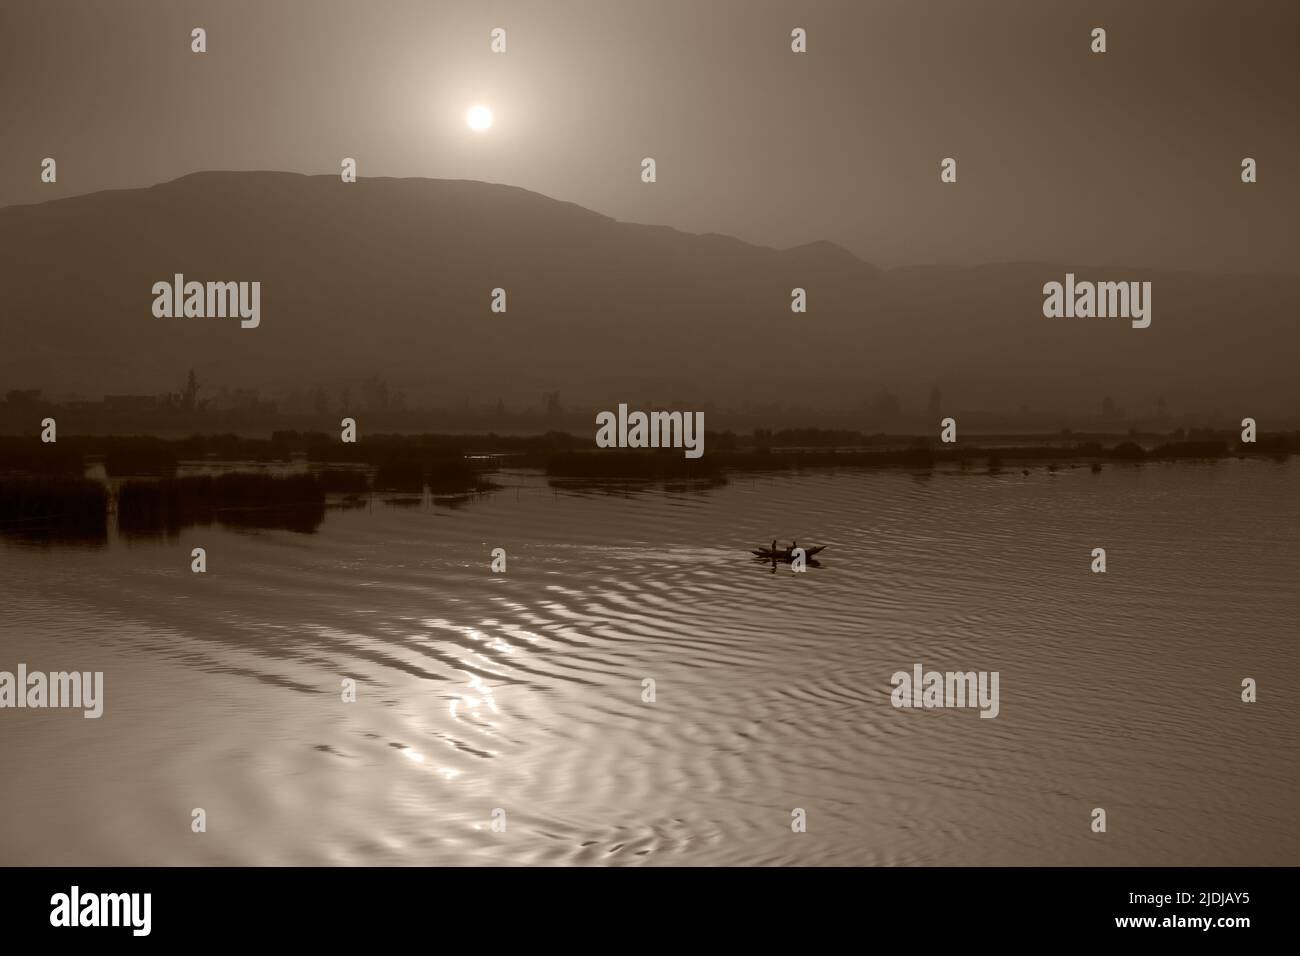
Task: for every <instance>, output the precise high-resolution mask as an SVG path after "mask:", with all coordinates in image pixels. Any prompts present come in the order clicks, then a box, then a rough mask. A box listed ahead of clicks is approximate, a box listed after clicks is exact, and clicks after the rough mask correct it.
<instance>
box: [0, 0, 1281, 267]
mask: <svg viewBox="0 0 1300 956" xmlns="http://www.w3.org/2000/svg"><path fill="white" fill-rule="evenodd" d="M195 26H203V27H205V28H206V29H207V31H208V52H207V53H206V54H201V55H199V54H194V53H191V52H190V30H191V29H192V28H193V27H195ZM496 26H502V27H505V28H506V29H507V31H508V44H509V52H507V53H506V54H504V55H497V54H493V53H491V52H490V50H489V32H490V30H491V29H492V28H493V27H496ZM795 26H801V27H804V28H805V29H806V30H807V31H808V53H806V54H803V55H796V54H793V53H791V52H790V45H789V44H790V30H791V29H792V28H793V27H795ZM1094 26H1103V27H1105V28H1106V29H1107V31H1108V43H1109V52H1107V53H1105V54H1103V55H1096V54H1093V53H1091V52H1090V51H1089V32H1090V30H1091V28H1092V27H1094ZM1298 39H1300V3H1296V2H1293V0H1272V2H1261V0H1232V2H1228V0H1219V2H1195V0H1159V2H1156V0H1143V2H1136V0H1120V2H1069V3H1066V2H1044V0H1006V2H987V3H985V2H981V3H974V2H968V0H942V2H940V0H935V2H926V0H893V2H868V0H850V2H844V3H840V2H829V0H805V2H800V3H796V2H759V0H745V2H731V0H726V2H723V0H708V2H704V0H697V2H669V0H639V2H632V0H587V2H577V0H544V2H543V0H525V2H511V3H506V2H486V0H463V2H442V0H372V2H347V3H344V2H332V0H311V2H308V0H211V2H183V0H116V2H111V3H110V2H89V0H84V2H65V0H59V2H53V0H39V2H34V0H4V2H3V4H2V5H0V205H8V204H11V203H17V202H33V201H40V200H43V199H49V198H55V197H59V196H69V195H74V194H77V193H82V192H88V191H94V190H99V189H106V188H120V187H133V186H145V185H151V184H153V183H156V182H159V181H162V180H166V179H171V178H174V177H176V176H180V175H183V174H185V173H189V172H194V171H197V170H206V169H279V170H292V171H299V172H311V173H333V174H337V173H338V169H339V162H340V160H341V159H342V158H343V157H344V156H352V157H355V158H356V159H357V161H358V164H359V173H360V175H362V176H367V175H369V176H427V177H439V178H466V179H481V180H487V181H492V182H503V183H510V184H513V185H518V186H523V187H525V188H528V189H532V190H536V191H537V192H540V193H544V194H546V195H548V196H553V197H556V198H559V199H565V200H570V201H573V202H576V203H579V204H581V205H583V206H587V207H589V208H591V209H594V210H596V211H598V212H602V213H605V214H607V215H611V216H614V217H617V218H620V219H628V220H634V221H639V222H652V223H663V224H667V225H671V226H675V227H677V228H680V229H685V230H688V231H692V232H722V233H727V234H731V235H737V236H740V237H742V238H745V239H749V240H752V241H755V242H760V243H764V244H769V245H777V246H786V245H793V244H798V243H802V242H807V241H811V240H815V239H830V240H833V241H836V242H839V243H842V244H843V245H845V246H847V247H848V248H850V249H851V250H853V251H854V252H855V253H857V254H858V255H860V256H861V257H863V258H865V259H867V260H869V261H872V262H875V263H878V264H880V265H883V266H893V265H899V264H912V263H938V262H950V263H962V264H971V263H978V262H988V261H1005V260H1025V259H1033V260H1050V261H1056V262H1064V263H1066V264H1075V263H1077V264H1078V265H1080V266H1087V265H1091V264H1098V265H1102V264H1110V263H1115V264H1123V265H1132V266H1137V265H1151V266H1160V267H1174V268H1179V267H1186V268H1193V269H1212V270H1216V271H1219V270H1223V271H1228V270H1232V271H1269V272H1278V271H1285V272H1295V271H1300V267H1298V265H1297V256H1296V250H1297V241H1296V213H1297V211H1298V210H1300V175H1297V163H1298V162H1300V57H1298V56H1297V53H1296V44H1297V41H1298ZM479 102H481V103H483V104H486V105H488V106H489V107H490V108H491V109H492V110H493V111H494V113H495V124H494V126H493V128H492V129H491V130H489V131H488V132H486V133H483V134H475V133H472V132H471V131H469V130H468V129H467V128H466V125H465V111H466V110H467V109H468V107H469V106H470V105H472V104H474V103H479ZM46 156H52V157H54V158H55V159H57V161H58V172H59V182H58V183H57V184H55V185H43V184H41V183H40V182H39V173H40V162H41V160H42V158H44V157H46ZM645 156H653V157H654V158H655V159H656V160H657V162H658V177H659V181H658V182H657V183H655V184H654V185H645V184H643V183H642V182H641V181H640V161H641V159H642V157H645ZM947 156H951V157H954V158H956V159H957V162H958V182H957V183H956V184H955V185H944V184H942V183H940V181H939V162H940V160H942V159H943V158H944V157H947ZM1244 156H1251V157H1253V158H1255V159H1256V160H1257V161H1258V163H1259V179H1260V181H1259V182H1258V183H1257V184H1255V185H1251V186H1244V185H1242V184H1241V182H1240V177H1239V173H1240V162H1241V159H1242V157H1244Z"/></svg>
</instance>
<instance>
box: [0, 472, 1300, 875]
mask: <svg viewBox="0 0 1300 956" xmlns="http://www.w3.org/2000/svg"><path fill="white" fill-rule="evenodd" d="M499 480H501V481H503V482H504V484H505V485H506V487H505V488H503V489H502V490H501V491H498V492H495V493H493V494H491V495H487V496H483V497H479V498H476V499H474V500H472V501H470V502H469V503H468V504H466V505H464V506H463V507H459V508H449V507H443V506H437V505H432V504H430V503H429V502H428V501H426V502H424V503H422V504H420V505H418V506H414V507H394V506H391V505H387V504H384V503H383V502H382V501H381V500H379V499H376V500H375V501H374V502H373V503H372V504H371V505H370V507H368V508H363V509H357V510H331V511H330V512H329V513H328V515H327V517H326V519H325V521H324V523H323V524H322V525H321V527H320V529H319V531H318V532H317V533H315V534H301V533H293V532H289V531H237V530H227V529H224V528H221V527H217V526H213V527H202V528H189V529H186V530H185V531H183V532H181V534H180V535H179V537H177V538H176V539H174V540H155V541H127V540H121V539H118V538H116V537H111V538H110V540H109V542H108V544H107V545H106V546H104V547H100V548H93V549H92V548H83V547H74V546H68V545H48V546H39V545H31V544H23V543H16V542H13V541H9V540H3V539H0V582H2V587H3V591H2V592H0V596H2V600H3V605H2V607H3V610H2V613H0V670H9V671H13V670H15V669H16V665H17V664H18V663H19V662H25V663H27V664H28V665H29V667H30V668H32V669H42V670H63V669H77V670H102V671H104V672H105V685H106V704H105V714H104V716H103V717H102V718H101V719H99V720H86V719H83V718H82V716H81V714H80V712H79V711H55V710H46V711H31V710H21V711H18V710H4V711H0V863H5V864H33V863H42V864H79V865H84V864H597V865H604V864H633V865H635V864H667V865H707V864H789V863H794V864H835V865H844V864H1049V865H1050V864H1117V865H1128V864H1156V865H1164V864H1293V865H1294V864H1297V863H1300V827H1297V825H1296V822H1295V816H1294V810H1295V794H1296V792H1297V790H1298V789H1300V769H1298V767H1300V763H1298V762H1297V757H1298V756H1300V720H1298V719H1297V718H1298V717H1300V707H1298V706H1297V701H1296V689H1297V687H1300V654H1298V653H1297V649H1296V647H1297V636H1298V632H1297V621H1300V588H1297V572H1298V571H1300V534H1298V533H1297V530H1298V529H1300V522H1298V521H1297V519H1298V518H1300V462H1296V461H1294V460H1292V461H1289V462H1284V463H1276V462H1263V461H1221V462H1217V463H1212V464H1211V463H1206V464H1191V463H1178V464H1146V465H1143V466H1139V467H1111V466H1108V467H1107V468H1106V469H1105V470H1104V471H1102V472H1101V473H1099V474H1094V473H1091V472H1090V471H1089V470H1088V469H1087V468H1086V467H1082V468H1067V469H1063V470H1061V471H1058V472H1056V473H1054V474H1052V473H1049V472H1047V471H1046V470H1045V469H1042V468H1037V469H1034V470H1033V471H1032V472H1031V473H1030V474H1029V475H1028V476H1026V475H1023V474H1022V473H1021V472H1020V471H1019V470H1018V469H1017V470H1013V471H1006V472H1003V473H1002V474H999V475H989V474H986V473H983V472H975V471H972V472H969V473H963V472H958V471H948V472H935V473H933V474H929V475H918V474H910V473H907V472H903V471H879V472H820V473H818V472H813V473H807V474H797V475H783V476H777V477H769V476H763V477H739V478H733V480H732V482H731V483H730V484H729V485H728V486H726V487H722V488H717V489H712V490H708V491H689V492H680V493H665V492H664V491H662V490H652V491H645V492H625V491H624V492H618V493H612V494H611V493H606V492H601V491H585V492H584V491H562V490H559V491H557V490H556V489H553V488H551V487H549V486H548V485H547V484H546V482H545V480H544V479H542V478H540V477H538V476H536V475H533V474H527V473H520V472H507V473H505V474H504V475H502V476H499ZM773 537H779V538H780V539H782V541H783V543H784V542H786V541H788V539H790V538H791V537H795V538H798V540H799V541H800V542H801V543H803V544H807V545H814V544H825V545H827V549H826V551H825V552H824V554H822V555H821V565H822V566H821V567H816V568H811V569H809V570H808V571H807V572H806V573H805V574H793V573H791V572H790V570H789V568H788V567H784V566H783V567H781V568H779V569H778V570H777V571H776V573H773V571H772V569H771V566H770V565H763V564H761V563H759V562H755V561H754V560H752V559H751V558H750V556H749V555H748V552H747V549H748V548H750V547H753V546H756V545H758V544H760V543H766V542H770V541H771V540H772V538H773ZM194 547H204V548H206V549H207V553H208V573H207V574H205V575H199V574H193V573H191V572H190V569H189V565H190V551H191V549H192V548H194ZM494 547H503V548H505V549H506V551H507V553H508V562H509V563H508V570H507V572H506V573H505V574H492V573H490V572H489V561H490V552H491V549H492V548H494ZM1094 547H1104V548H1106V550H1107V562H1108V572H1107V573H1106V574H1104V575H1095V574H1092V573H1090V571H1089V565H1090V563H1091V554H1090V552H1091V550H1092V549H1093V548H1094ZM918 663H919V664H921V665H923V666H924V667H925V668H926V669H937V670H996V671H998V672H999V673H1000V675H1001V678H1000V714H999V716H998V717H997V718H996V719H992V720H990V719H980V718H979V715H978V712H977V711H976V710H925V711H918V710H897V709H895V708H893V707H892V706H891V703H890V689H891V688H890V676H891V674H892V673H893V672H894V671H896V670H908V671H910V670H911V668H912V667H913V665H915V664H918ZM344 677H351V678H354V679H355V680H356V681H357V688H358V689H357V693H358V700H357V702H356V703H354V704H345V703H343V702H342V701H341V699H340V689H341V688H340V682H341V680H342V679H343V678H344ZM1244 677H1252V678H1254V679H1255V680H1257V681H1258V684H1259V700H1258V702H1257V703H1254V704H1245V703H1242V701H1241V699H1240V692H1241V681H1242V679H1243V678H1244ZM645 678H652V679H653V680H654V681H655V682H656V699H655V702H654V703H646V702H643V700H642V681H643V679H645ZM196 807H202V808H203V809H204V810H205V811H206V814H207V832H206V833H201V834H196V833H193V832H191V827H190V823H191V811H192V809H193V808H196ZM1095 807H1102V808H1105V810H1106V812H1107V816H1108V821H1107V822H1108V832H1106V833H1104V834H1096V833H1092V832H1091V830H1090V823H1091V819H1092V817H1091V814H1092V810H1093V808H1095ZM496 808H500V809H502V810H504V811H505V816H504V819H505V821H506V829H505V832H494V830H493V829H492V819H493V817H492V814H493V811H494V809H496ZM794 808H803V809H804V810H805V811H806V813H807V832H806V833H794V832H792V830H791V811H792V810H793V809H794Z"/></svg>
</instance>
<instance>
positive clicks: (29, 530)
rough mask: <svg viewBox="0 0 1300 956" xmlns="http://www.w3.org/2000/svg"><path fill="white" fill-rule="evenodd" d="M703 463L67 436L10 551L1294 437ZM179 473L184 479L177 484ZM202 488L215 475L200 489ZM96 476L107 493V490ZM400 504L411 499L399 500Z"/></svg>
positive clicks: (792, 451) (4, 477)
mask: <svg viewBox="0 0 1300 956" xmlns="http://www.w3.org/2000/svg"><path fill="white" fill-rule="evenodd" d="M705 447H706V454H705V455H704V457H702V458H699V459H688V458H685V457H683V456H682V454H681V452H680V450H679V449H646V450H623V449H618V450H611V449H597V448H595V447H593V444H592V441H591V439H590V438H589V437H577V436H574V435H572V434H569V433H567V432H548V433H546V434H542V435H529V436H503V435H496V434H492V433H488V434H484V435H439V434H427V435H375V436H372V437H369V438H367V439H366V440H365V441H363V442H358V443H356V444H344V443H342V442H340V441H338V440H337V439H332V438H331V437H330V436H328V435H326V434H325V433H311V432H308V433H302V432H275V433H273V434H272V436H271V437H270V438H269V439H256V438H244V437H239V436H235V435H194V436H191V437H189V438H183V439H162V438H154V437H149V436H69V437H66V438H60V439H59V440H58V442H56V443H51V444H44V443H42V442H41V441H40V440H39V439H37V438H34V437H15V436H0V536H3V537H8V538H16V539H19V540H36V541H82V542H89V543H94V542H102V541H105V540H107V534H108V523H109V517H110V515H115V516H116V519H117V530H118V532H119V533H120V534H122V535H124V536H162V535H170V536H174V535H175V534H177V533H178V532H179V531H180V530H181V529H182V528H184V527H187V526H191V525H205V524H211V523H214V522H216V523H220V524H224V525H228V526H231V527H238V528H266V529H271V528H278V529H287V530H291V531H298V532H303V533H311V532H313V531H315V530H316V529H317V527H318V526H319V525H320V523H321V522H322V521H323V520H324V516H325V512H326V509H327V508H328V507H359V506H364V505H365V504H366V503H367V502H368V501H369V500H370V499H371V498H372V497H378V498H379V499H380V500H384V501H386V502H387V503H389V504H393V505H410V504H419V503H420V502H422V501H423V496H424V494H425V493H426V491H427V492H428V494H429V495H430V496H431V498H432V499H433V500H434V501H435V503H438V504H447V505H452V506H454V505H456V504H461V503H464V501H466V500H469V499H470V498H472V497H473V496H474V495H477V494H482V493H486V492H490V491H492V490H494V489H496V488H498V487H500V486H499V485H498V484H497V483H496V482H494V481H493V480H492V479H491V478H490V477H489V476H490V475H491V474H493V473H494V472H498V471H500V470H501V469H507V468H509V469H531V470H536V471H540V472H542V473H543V474H545V475H546V476H547V478H548V480H549V481H550V482H551V484H552V485H553V486H556V487H579V486H593V485H594V486H600V485H608V484H611V483H612V484H619V483H623V484H627V483H636V484H644V483H656V484H662V485H663V487H664V488H665V489H666V490H669V491H673V490H700V489H707V488H710V487H716V486H719V485H725V484H726V483H727V481H728V476H729V475H731V474H743V473H762V472H774V471H796V470H804V469H810V470H811V469H827V468H832V469H835V468H848V469H876V468H899V469H905V470H911V471H929V470H932V469H935V468H945V469H949V468H955V469H960V470H961V471H969V472H972V473H980V472H984V473H989V474H999V473H1004V472H1006V473H1010V472H1014V471H1015V470H1019V471H1021V472H1022V473H1024V474H1028V473H1029V469H1030V468H1046V469H1047V470H1048V471H1049V472H1054V471H1056V470H1058V469H1060V468H1078V467H1085V466H1086V467H1089V468H1091V470H1092V471H1094V472H1096V471H1101V470H1102V469H1103V468H1104V467H1106V466H1107V465H1139V464H1142V463H1144V462H1170V461H1189V460H1200V461H1215V460H1220V459H1226V458H1233V457H1238V458H1262V459H1275V460H1285V459H1286V458H1288V457H1289V456H1290V455H1293V454H1296V453H1300V432H1284V433H1277V434H1264V435H1261V436H1260V437H1259V439H1258V440H1257V441H1256V442H1253V443H1244V442H1242V441H1241V440H1240V434H1239V433H1237V432H1225V431H1219V432H1215V431H1209V430H1192V431H1190V432H1184V431H1182V430H1179V431H1177V432H1173V433H1168V434H1157V433H1149V434H1142V433H1130V434H1128V435H1101V434H1091V433H1089V434H1075V433H1072V432H1068V431H1066V432H1061V433H1058V434H1055V435H1021V436H1016V435H982V436H976V437H973V438H971V439H967V440H964V441H962V442H958V443H954V444H943V443H941V442H939V441H938V440H937V439H930V438H924V437H918V436H911V435H883V434H880V435H865V434H862V433H858V432H850V431H836V430H824V429H790V430H782V431H776V432H773V431H770V430H756V431H754V432H753V433H751V434H748V435H737V434H734V433H732V432H721V433H717V434H711V435H710V436H709V438H708V443H707V444H706V446H705ZM178 472H179V474H178ZM205 472H208V473H205ZM101 473H102V475H103V477H102V478H101V477H100V474H101ZM395 496H402V497H395Z"/></svg>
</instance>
